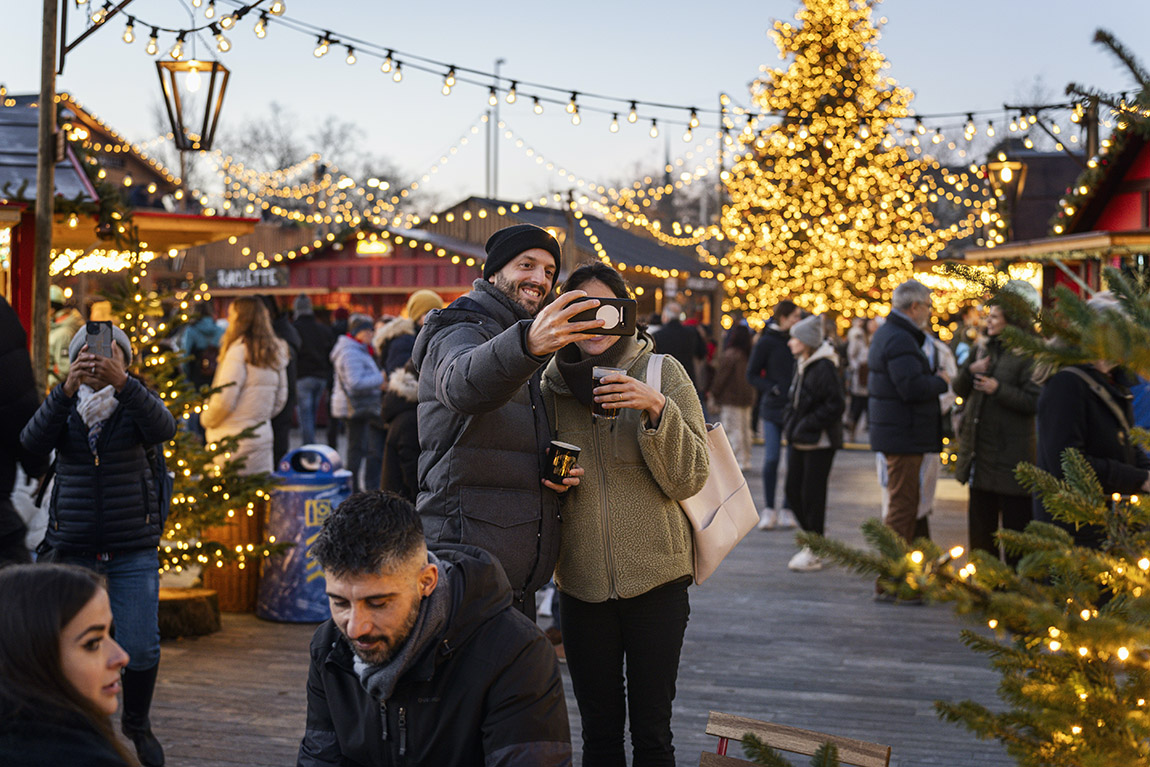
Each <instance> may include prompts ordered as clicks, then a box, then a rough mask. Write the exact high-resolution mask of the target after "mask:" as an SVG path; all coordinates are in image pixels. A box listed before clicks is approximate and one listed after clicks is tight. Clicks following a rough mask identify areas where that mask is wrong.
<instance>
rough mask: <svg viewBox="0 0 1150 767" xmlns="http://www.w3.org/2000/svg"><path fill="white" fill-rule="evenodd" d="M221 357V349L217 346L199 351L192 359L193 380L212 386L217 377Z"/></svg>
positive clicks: (213, 345)
mask: <svg viewBox="0 0 1150 767" xmlns="http://www.w3.org/2000/svg"><path fill="white" fill-rule="evenodd" d="M219 356H220V347H218V346H216V345H215V344H212V345H211V346H205V347H204V348H203V349H198V350H197V351H196V353H195V355H193V357H192V375H191V378H192V380H193V381H195V382H196V383H199V384H210V383H211V382H212V381H213V380H214V379H215V377H216V365H217V363H218V361H219Z"/></svg>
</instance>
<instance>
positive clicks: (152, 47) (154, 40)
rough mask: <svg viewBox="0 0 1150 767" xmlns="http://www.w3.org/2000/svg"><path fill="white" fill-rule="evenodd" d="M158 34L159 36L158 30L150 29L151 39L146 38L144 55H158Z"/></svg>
mask: <svg viewBox="0 0 1150 767" xmlns="http://www.w3.org/2000/svg"><path fill="white" fill-rule="evenodd" d="M159 34H160V31H159V30H158V29H156V28H155V27H152V35H151V37H149V38H148V44H147V46H146V47H145V48H144V53H146V54H148V55H149V56H155V55H156V54H157V53H159V51H160V38H159Z"/></svg>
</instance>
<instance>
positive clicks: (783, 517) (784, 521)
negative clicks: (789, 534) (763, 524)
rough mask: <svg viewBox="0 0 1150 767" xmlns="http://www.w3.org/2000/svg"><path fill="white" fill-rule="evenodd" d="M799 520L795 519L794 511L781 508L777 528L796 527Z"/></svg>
mask: <svg viewBox="0 0 1150 767" xmlns="http://www.w3.org/2000/svg"><path fill="white" fill-rule="evenodd" d="M798 526H799V521H798V520H797V519H795V513H794V512H793V511H791V510H790V509H781V510H780V511H779V529H782V530H787V529H790V528H792V527H798Z"/></svg>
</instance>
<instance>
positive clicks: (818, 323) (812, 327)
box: [791, 314, 823, 349]
mask: <svg viewBox="0 0 1150 767" xmlns="http://www.w3.org/2000/svg"><path fill="white" fill-rule="evenodd" d="M791 336H793V337H794V338H797V339H799V340H800V341H802V342H803V343H804V344H806V345H807V346H809V347H811V348H812V349H817V348H819V346H820V345H821V344H822V342H823V321H822V318H821V317H819V315H817V314H812V315H811V316H810V317H806V318H804V319H801V320H799V321H798V322H796V323H795V325H794V327H792V328H791Z"/></svg>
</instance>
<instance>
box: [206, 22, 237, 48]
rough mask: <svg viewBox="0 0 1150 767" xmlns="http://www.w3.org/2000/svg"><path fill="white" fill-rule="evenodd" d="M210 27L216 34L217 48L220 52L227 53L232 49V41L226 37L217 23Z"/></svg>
mask: <svg viewBox="0 0 1150 767" xmlns="http://www.w3.org/2000/svg"><path fill="white" fill-rule="evenodd" d="M210 29H211V31H212V32H213V33H214V34H215V36H216V50H218V51H219V52H220V53H227V52H228V51H230V50H231V49H232V41H231V40H229V39H228V38H226V37H224V33H223V32H221V31H220V30H219V28H218V27H216V25H215V24H213V25H212V26H211V27H210Z"/></svg>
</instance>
